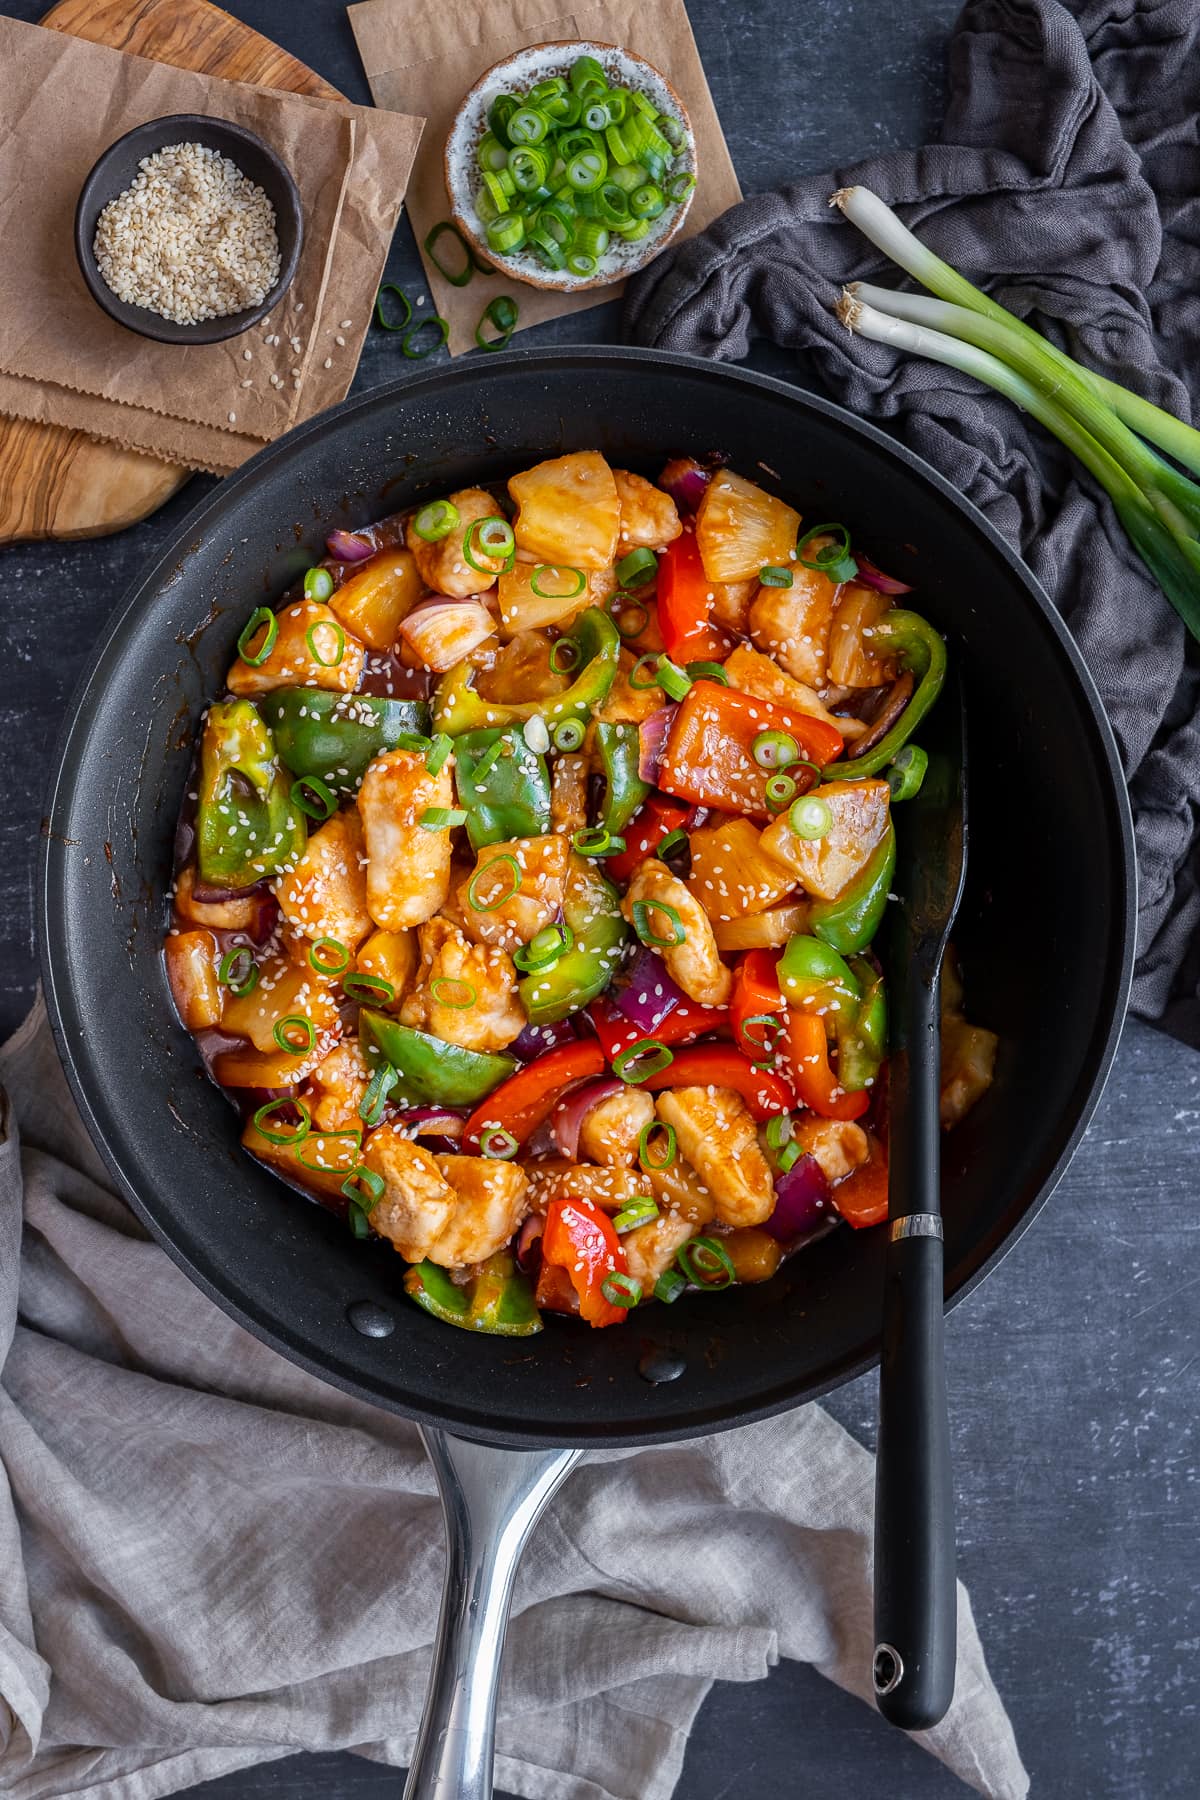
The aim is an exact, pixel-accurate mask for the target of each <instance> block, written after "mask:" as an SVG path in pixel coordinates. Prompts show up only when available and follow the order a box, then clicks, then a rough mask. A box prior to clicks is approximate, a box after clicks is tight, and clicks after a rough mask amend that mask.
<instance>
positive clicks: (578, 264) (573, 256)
mask: <svg viewBox="0 0 1200 1800" xmlns="http://www.w3.org/2000/svg"><path fill="white" fill-rule="evenodd" d="M599 266H600V265H599V264H598V263H597V261H596V258H595V257H594V256H589V255H588V253H587V251H586V250H568V251H567V270H568V273H569V274H571V275H578V276H579V277H580V278H581V279H584V278H586V277H587V276H590V275H594V274H595V273H596V270H597V269H598V268H599Z"/></svg>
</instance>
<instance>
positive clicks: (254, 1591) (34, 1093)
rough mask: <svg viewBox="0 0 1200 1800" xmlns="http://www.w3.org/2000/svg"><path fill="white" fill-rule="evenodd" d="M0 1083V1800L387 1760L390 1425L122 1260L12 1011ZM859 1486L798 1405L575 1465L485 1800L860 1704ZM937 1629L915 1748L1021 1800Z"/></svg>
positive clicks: (644, 1766)
mask: <svg viewBox="0 0 1200 1800" xmlns="http://www.w3.org/2000/svg"><path fill="white" fill-rule="evenodd" d="M0 1082H2V1083H3V1085H4V1088H6V1089H7V1108H6V1110H5V1113H4V1116H3V1118H0V1135H3V1139H4V1141H3V1142H2V1143H0V1461H2V1464H3V1471H4V1474H6V1476H7V1483H5V1481H4V1480H3V1479H2V1478H0V1792H3V1793H4V1794H5V1795H7V1796H9V1797H10V1800H51V1797H53V1800H59V1797H60V1796H63V1795H71V1796H73V1797H74V1800H83V1797H89V1796H96V1797H103V1800H151V1797H152V1796H154V1795H158V1794H166V1793H172V1792H174V1791H176V1790H177V1789H179V1788H182V1787H187V1786H189V1785H191V1784H192V1783H194V1782H197V1781H202V1780H204V1779H206V1778H208V1777H210V1776H215V1775H219V1774H223V1773H225V1772H226V1771H228V1770H231V1769H237V1768H242V1767H245V1766H247V1765H249V1764H253V1763H258V1762H265V1761H269V1760H271V1759H273V1758H276V1757H281V1756H286V1755H288V1754H290V1753H291V1752H293V1751H297V1750H331V1749H351V1750H356V1751H359V1752H360V1753H361V1754H363V1755H364V1756H368V1757H372V1758H375V1759H376V1760H378V1761H383V1762H390V1763H396V1764H404V1763H405V1762H406V1761H407V1759H408V1757H409V1754H410V1752H411V1749H412V1743H413V1736H414V1730H415V1723H416V1719H417V1714H418V1710H419V1707H420V1704H421V1699H422V1696H423V1693H424V1688H425V1681H426V1677H427V1674H428V1668H429V1645H430V1642H431V1640H432V1635H433V1628H434V1619H435V1613H436V1607H437V1601H438V1595H439V1591H440V1586H441V1571H442V1552H441V1515H440V1509H439V1506H438V1502H437V1500H436V1497H435V1495H434V1490H433V1481H432V1476H431V1473H430V1470H429V1467H428V1464H427V1462H426V1460H425V1456H424V1453H423V1451H422V1449H421V1445H420V1441H419V1439H418V1437H417V1434H416V1431H415V1429H414V1428H413V1427H412V1426H410V1425H408V1424H407V1423H406V1422H405V1421H404V1420H401V1419H396V1418H392V1417H391V1416H390V1415H389V1414H387V1413H385V1412H382V1411H380V1410H378V1409H377V1408H374V1407H371V1406H367V1405H364V1404H360V1403H359V1402H357V1401H355V1400H352V1399H349V1398H348V1397H347V1396H346V1395H344V1394H342V1393H340V1392H339V1391H338V1390H337V1389H335V1388H332V1387H328V1386H326V1385H325V1384H324V1383H323V1382H320V1381H317V1380H315V1379H314V1378H313V1377H312V1376H309V1375H307V1374H305V1373H303V1372H302V1371H301V1370H299V1369H296V1368H293V1367H292V1366H291V1365H290V1364H289V1363H287V1362H285V1361H284V1360H283V1359H282V1358H281V1357H279V1356H277V1355H276V1354H275V1352H274V1351H272V1350H269V1349H267V1348H266V1347H265V1346H264V1345H262V1344H260V1343H258V1342H257V1340H256V1339H254V1338H252V1337H250V1336H249V1335H248V1334H247V1333H246V1332H244V1331H243V1330H242V1329H241V1328H240V1327H239V1326H237V1325H234V1324H233V1323H231V1321H230V1320H228V1319H227V1318H226V1317H225V1316H224V1314H223V1313H221V1312H219V1311H218V1310H217V1308H216V1307H215V1306H213V1304H212V1302H211V1301H209V1300H208V1299H206V1298H205V1296H204V1295H203V1294H202V1293H201V1292H200V1291H199V1289H198V1288H195V1287H193V1286H192V1285H191V1283H190V1282H189V1281H188V1280H187V1279H186V1278H185V1276H184V1275H182V1274H181V1273H180V1271H179V1270H178V1269H177V1268H176V1267H175V1265H174V1263H172V1262H171V1261H170V1260H169V1258H168V1257H167V1256H166V1254H165V1252H164V1251H162V1250H161V1249H159V1247H158V1246H157V1244H155V1243H154V1242H152V1241H151V1240H150V1239H149V1238H148V1237H147V1235H146V1234H145V1232H144V1231H143V1230H142V1228H141V1226H140V1225H139V1224H138V1222H137V1221H136V1220H135V1219H134V1217H133V1216H132V1214H130V1213H129V1212H128V1211H127V1209H126V1208H125V1206H124V1205H123V1204H122V1203H121V1202H120V1201H119V1200H118V1199H116V1198H115V1196H114V1195H113V1194H112V1192H111V1191H110V1189H109V1187H108V1184H107V1177H106V1175H105V1171H104V1167H103V1165H102V1163H101V1162H100V1160H99V1158H98V1156H97V1153H96V1151H95V1149H94V1148H93V1146H92V1144H91V1142H90V1140H89V1138H88V1136H87V1133H86V1131H85V1129H84V1127H83V1124H82V1122H81V1121H80V1118H79V1115H78V1113H77V1112H76V1110H75V1107H74V1104H73V1102H72V1100H71V1097H70V1094H69V1092H68V1090H67V1086H66V1082H65V1080H64V1078H63V1075H62V1071H61V1069H60V1067H59V1064H58V1059H57V1056H56V1054H55V1050H54V1045H53V1041H52V1039H51V1037H50V1032H49V1028H48V1026H47V1023H46V1017H45V1012H44V1010H43V1008H42V1006H41V1004H40V1003H39V1005H38V1006H37V1007H36V1008H35V1010H34V1012H33V1013H32V1014H31V1015H30V1017H29V1019H28V1020H27V1021H26V1023H25V1024H24V1025H23V1026H22V1027H21V1029H20V1031H19V1032H18V1033H17V1034H16V1036H15V1037H13V1038H12V1039H11V1040H10V1041H9V1043H8V1044H7V1045H6V1046H5V1047H4V1049H3V1050H2V1051H0ZM2 1098H3V1096H2V1095H0V1100H2ZM18 1131H19V1137H20V1142H18ZM298 1204H300V1203H299V1202H298ZM872 1486H873V1463H872V1459H871V1457H870V1456H869V1455H868V1454H867V1452H866V1451H865V1450H863V1449H862V1448H861V1447H860V1446H859V1445H858V1444H856V1443H855V1442H854V1441H853V1439H852V1438H850V1437H848V1436H847V1435H846V1433H845V1432H844V1431H843V1430H842V1429H841V1427H840V1426H838V1425H837V1424H835V1423H834V1421H833V1420H832V1419H830V1418H829V1417H828V1415H827V1414H826V1413H824V1412H822V1411H821V1409H820V1408H819V1407H816V1406H808V1407H804V1408H802V1409H801V1410H800V1411H798V1412H794V1413H791V1414H788V1415H787V1416H785V1417H783V1418H780V1419H774V1420H771V1421H769V1422H768V1423H765V1424H760V1425H752V1426H746V1427H743V1428H741V1429H738V1430H734V1431H729V1432H725V1433H723V1434H721V1435H719V1436H716V1437H710V1438H704V1439H700V1440H697V1441H695V1442H691V1443H685V1444H678V1445H674V1446H668V1447H666V1448H659V1449H649V1450H642V1451H635V1450H620V1451H613V1452H609V1453H605V1454H596V1455H592V1456H589V1457H588V1458H587V1460H586V1462H585V1463H583V1464H582V1465H581V1466H580V1467H579V1468H578V1469H577V1470H576V1471H575V1472H574V1473H573V1474H572V1475H571V1476H570V1477H569V1479H568V1481H567V1482H566V1484H565V1486H564V1488H563V1489H562V1491H561V1492H560V1494H559V1495H558V1497H557V1498H556V1500H555V1502H554V1504H553V1507H552V1509H551V1511H550V1512H549V1513H548V1514H547V1516H546V1517H545V1518H544V1519H543V1521H542V1523H541V1524H540V1525H539V1527H538V1530H537V1533H536V1536H535V1538H534V1540H533V1543H532V1544H531V1546H530V1548H529V1550H528V1552H527V1553H526V1557H525V1561H524V1564H523V1567H522V1570H521V1574H520V1578H519V1580H518V1584H517V1592H516V1599H515V1604H514V1621H513V1628H512V1635H511V1638H510V1642H509V1649H508V1654H507V1658H506V1662H505V1679H504V1684H503V1689H502V1694H501V1702H500V1723H499V1738H498V1747H499V1755H498V1760H497V1778H498V1780H499V1782H500V1784H501V1785H502V1786H503V1787H505V1788H507V1789H509V1790H511V1791H512V1792H514V1793H516V1794H522V1795H529V1796H530V1797H531V1800H668V1796H669V1795H670V1794H671V1792H672V1789H673V1788H674V1786H675V1782H676V1779H677V1778H678V1775H679V1770H680V1767H681V1765H682V1761H683V1754H684V1749H685V1747H686V1742H687V1735H688V1731H689V1729H690V1727H691V1725H692V1721H693V1720H694V1718H695V1716H696V1712H697V1710H698V1708H699V1706H700V1703H701V1701H702V1700H703V1698H704V1696H705V1694H706V1693H707V1692H708V1690H709V1687H710V1686H711V1684H712V1681H713V1680H714V1678H716V1679H720V1680H724V1681H755V1680H758V1679H760V1678H761V1677H762V1676H764V1675H765V1674H766V1672H767V1670H768V1669H769V1668H770V1667H771V1665H772V1664H773V1663H774V1662H775V1661H776V1660H777V1659H778V1658H779V1657H781V1656H786V1657H794V1658H798V1659H801V1660H804V1661H807V1662H811V1663H813V1664H814V1665H815V1666H816V1667H817V1668H818V1669H819V1670H820V1671H821V1673H822V1674H823V1675H826V1676H828V1677H829V1678H830V1679H831V1680H833V1681H836V1682H838V1683H839V1684H840V1685H841V1686H842V1687H845V1688H848V1689H849V1690H850V1691H851V1692H852V1693H856V1694H858V1695H859V1696H860V1697H862V1698H864V1699H866V1698H867V1681H866V1677H867V1673H868V1667H869V1661H870V1653H871V1570H870V1558H871V1513H872ZM633 1519H636V1520H637V1522H638V1528H637V1530H636V1531H631V1530H630V1521H631V1520H633ZM958 1631H959V1661H958V1682H957V1686H956V1689H955V1696H954V1704H953V1706H952V1708H951V1710H950V1712H949V1714H948V1715H947V1717H946V1719H945V1720H944V1721H943V1723H942V1724H941V1725H940V1726H939V1727H938V1729H937V1730H936V1731H932V1732H928V1733H924V1734H922V1736H921V1737H920V1739H919V1740H918V1741H920V1742H921V1743H923V1744H924V1745H925V1747H926V1748H927V1749H929V1750H931V1751H932V1752H933V1753H934V1754H935V1755H936V1756H939V1757H940V1758H941V1759H942V1760H943V1761H944V1762H946V1763H947V1764H948V1765H949V1766H950V1768H952V1769H953V1770H955V1771H956V1772H957V1773H958V1774H959V1775H960V1776H961V1777H962V1779H963V1780H964V1781H966V1782H967V1783H969V1784H970V1786H972V1787H973V1788H975V1789H976V1790H977V1791H978V1792H979V1793H982V1794H987V1795H989V1796H993V1797H994V1800H1021V1796H1023V1795H1025V1794H1026V1793H1027V1792H1028V1785H1029V1784H1028V1780H1027V1778H1026V1775H1025V1771H1024V1769H1023V1768H1022V1766H1021V1760H1020V1757H1019V1755H1018V1752H1017V1747H1016V1744H1015V1742H1014V1740H1013V1734H1012V1730H1011V1728H1010V1726H1009V1722H1008V1719H1007V1717H1006V1715H1005V1713H1004V1709H1003V1707H1002V1706H1001V1703H1000V1700H999V1698H998V1696H997V1694H996V1690H995V1688H994V1687H993V1685H992V1683H991V1680H990V1678H989V1676H988V1673H987V1669H986V1667H985V1665H984V1659H983V1651H982V1648H981V1646H980V1642H979V1637H978V1634H977V1632H976V1629H975V1625H974V1621H973V1620H972V1617H971V1608H970V1604H969V1602H968V1599H967V1596H966V1593H965V1591H964V1590H963V1589H962V1588H961V1587H960V1588H959V1596H958ZM803 1732H804V1725H803V1722H802V1721H800V1720H797V1722H796V1735H797V1746H798V1749H799V1748H800V1747H801V1744H802V1739H803ZM732 1772H733V1771H732V1769H731V1773H732Z"/></svg>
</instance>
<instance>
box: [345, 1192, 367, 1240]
mask: <svg viewBox="0 0 1200 1800" xmlns="http://www.w3.org/2000/svg"><path fill="white" fill-rule="evenodd" d="M344 1191H345V1184H344V1183H343V1192H344ZM346 1222H347V1224H348V1225H349V1227H350V1229H351V1231H352V1232H353V1233H354V1236H355V1237H356V1238H369V1237H370V1235H371V1224H370V1221H369V1219H368V1218H367V1215H366V1213H365V1212H364V1211H363V1209H362V1207H361V1206H360V1205H359V1204H358V1201H357V1200H351V1202H350V1204H349V1206H347V1208H346Z"/></svg>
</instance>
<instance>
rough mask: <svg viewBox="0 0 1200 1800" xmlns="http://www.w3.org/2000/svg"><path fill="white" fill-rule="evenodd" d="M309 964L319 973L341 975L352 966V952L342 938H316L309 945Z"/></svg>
mask: <svg viewBox="0 0 1200 1800" xmlns="http://www.w3.org/2000/svg"><path fill="white" fill-rule="evenodd" d="M308 966H309V968H310V969H315V970H316V972H317V974H318V975H340V974H341V973H342V971H343V970H344V969H348V968H349V967H350V952H349V950H347V948H346V946H345V944H343V942H342V940H341V938H335V937H319V938H315V939H314V940H313V942H312V943H311V944H310V945H309V947H308Z"/></svg>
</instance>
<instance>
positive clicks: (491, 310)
mask: <svg viewBox="0 0 1200 1800" xmlns="http://www.w3.org/2000/svg"><path fill="white" fill-rule="evenodd" d="M518 312H519V308H518V306H517V303H516V301H515V300H514V299H513V298H512V295H511V294H497V295H496V297H495V299H494V300H489V301H488V303H487V305H486V306H485V307H484V309H483V316H482V317H481V319H480V321H479V323H478V325H477V326H476V327H475V342H476V343H477V344H478V345H479V348H480V349H481V350H503V349H504V347H505V346H506V344H507V343H508V340H509V339H510V338H511V336H512V334H513V332H514V331H515V330H516V329H517V315H518ZM485 325H494V326H495V327H496V330H497V331H498V332H499V333H500V336H499V337H496V338H489V337H485V336H484V333H483V328H484V326H485Z"/></svg>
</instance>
